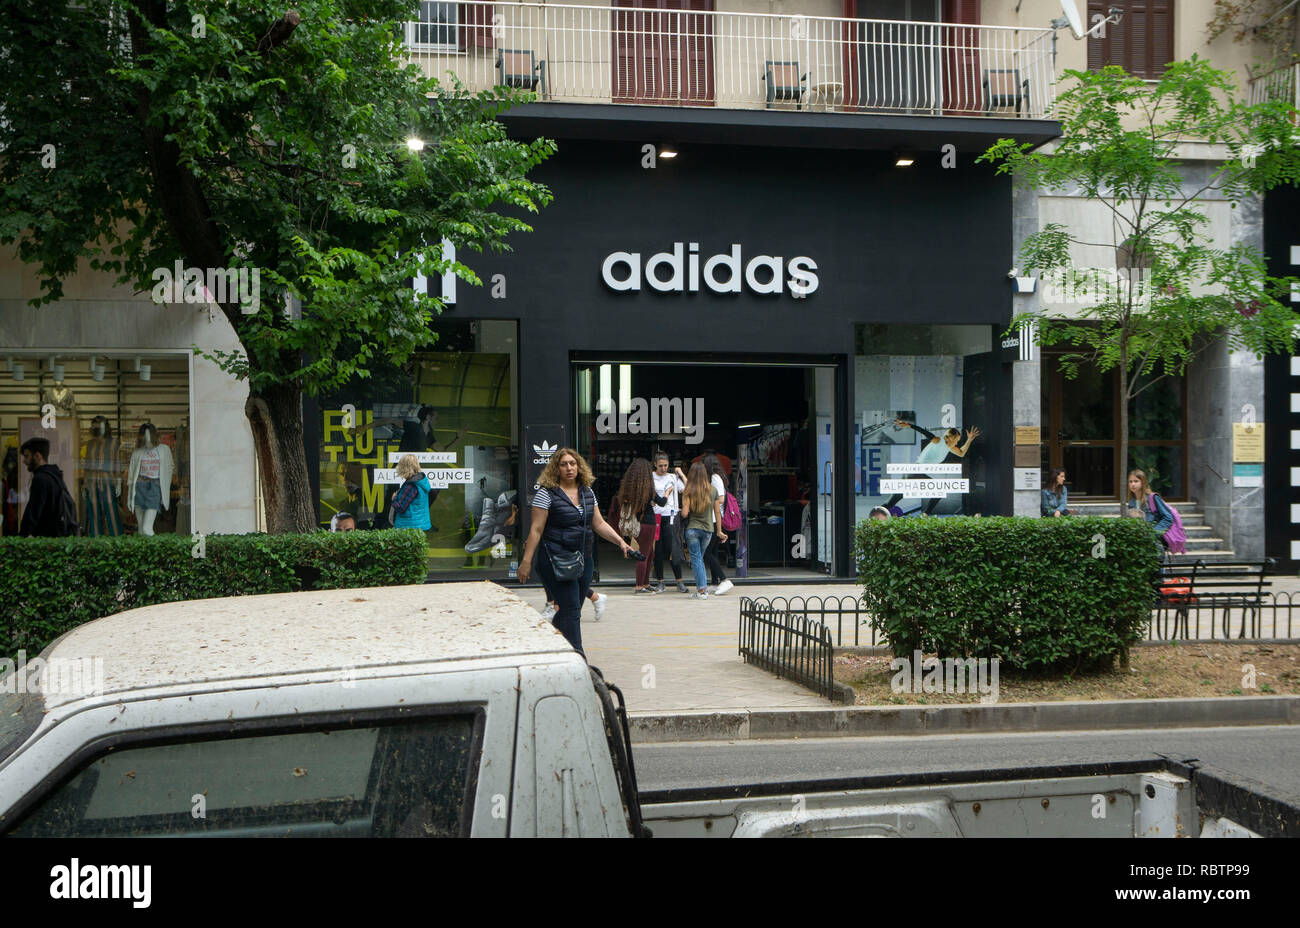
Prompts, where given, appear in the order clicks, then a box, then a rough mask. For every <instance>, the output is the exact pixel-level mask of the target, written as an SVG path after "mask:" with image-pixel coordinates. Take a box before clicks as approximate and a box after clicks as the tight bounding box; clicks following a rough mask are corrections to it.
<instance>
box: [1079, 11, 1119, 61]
mask: <svg viewBox="0 0 1300 928" xmlns="http://www.w3.org/2000/svg"><path fill="white" fill-rule="evenodd" d="M1104 7H1106V4H1105V3H1102V2H1100V0H1088V12H1087V13H1086V14H1085V15H1084V17H1083V27H1084V28H1085V29H1087V28H1089V27H1091V26H1092V22H1093V19H1092V18H1093V16H1095V15H1096V14H1098V13H1100V14H1101V15H1102V16H1105V15H1106V10H1105V9H1104ZM1110 40H1111V27H1110V26H1107V27H1106V37H1105V38H1104V39H1103V38H1100V37H1098V36H1095V35H1090V36H1088V70H1089V71H1100V70H1101V69H1102V68H1104V67H1105V66H1106V64H1107V62H1109V61H1111V60H1113V59H1112V58H1111V48H1110V44H1111V43H1110Z"/></svg>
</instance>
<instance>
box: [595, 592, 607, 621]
mask: <svg viewBox="0 0 1300 928" xmlns="http://www.w3.org/2000/svg"><path fill="white" fill-rule="evenodd" d="M607 599H609V597H608V596H606V595H605V594H604V593H597V594H596V621H597V622H599V621H600V617H601V616H602V615H604V614H605V600H607Z"/></svg>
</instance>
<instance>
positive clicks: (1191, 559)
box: [1170, 550, 1241, 567]
mask: <svg viewBox="0 0 1300 928" xmlns="http://www.w3.org/2000/svg"><path fill="white" fill-rule="evenodd" d="M1238 560H1241V558H1239V557H1237V555H1236V552H1233V551H1223V550H1220V551H1197V552H1195V553H1192V552H1188V553H1187V554H1171V555H1170V561H1171V562H1172V563H1174V564H1178V565H1183V564H1186V565H1187V566H1189V567H1190V566H1191V565H1192V564H1195V563H1196V562H1197V561H1205V563H1207V564H1217V563H1220V562H1222V561H1238Z"/></svg>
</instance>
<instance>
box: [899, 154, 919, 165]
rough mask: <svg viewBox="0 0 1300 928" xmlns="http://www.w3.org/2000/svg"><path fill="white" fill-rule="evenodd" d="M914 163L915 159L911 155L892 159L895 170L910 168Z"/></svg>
mask: <svg viewBox="0 0 1300 928" xmlns="http://www.w3.org/2000/svg"><path fill="white" fill-rule="evenodd" d="M915 163H916V159H915V158H913V157H912V156H911V155H897V156H896V157H895V158H894V167H896V168H910V167H911V166H912V165H913V164H915Z"/></svg>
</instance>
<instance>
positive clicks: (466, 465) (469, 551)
mask: <svg viewBox="0 0 1300 928" xmlns="http://www.w3.org/2000/svg"><path fill="white" fill-rule="evenodd" d="M402 376H405V377H407V378H410V379H407V380H406V381H405V383H404V384H403V382H402V380H401V377H402ZM509 382H510V356H509V355H507V354H501V353H492V352H445V353H436V352H431V353H429V354H425V355H421V356H420V359H419V363H418V365H417V369H416V373H415V375H414V376H412V375H411V374H409V373H407V374H401V373H400V372H399V375H394V376H393V377H392V378H390V382H388V383H384V384H381V385H380V386H382V395H381V396H379V397H374V398H370V399H368V398H367V394H366V391H367V390H372V389H374V390H378V389H379V388H378V387H376V386H374V385H373V384H369V383H367V382H362V383H359V384H351V385H349V386H348V387H346V388H345V389H344V390H341V391H340V392H339V393H338V394H336V395H335V396H334V397H332V398H330V399H329V400H328V401H323V402H322V409H321V416H322V423H321V426H322V427H321V456H320V509H319V518H320V522H321V525H322V527H324V526H326V525H328V524H329V521H330V519H331V518H332V517H333V515H334V514H335V513H336V512H339V511H344V512H350V513H352V514H353V515H355V516H357V521H358V527H359V528H362V529H383V528H386V527H387V526H388V525H389V521H388V517H389V507H390V506H391V501H392V497H393V494H394V493H395V492H396V490H397V488H398V487H397V485H395V484H384V483H379V482H377V480H376V471H382V470H386V469H388V468H392V467H394V466H395V464H394V463H393V458H394V456H396V458H397V459H399V460H400V458H401V456H402V455H403V454H416V455H419V454H424V455H426V457H429V458H430V459H431V460H430V462H429V463H426V464H424V465H422V469H423V470H425V471H439V470H442V469H446V468H452V469H459V470H472V471H473V475H474V476H473V480H472V482H470V483H457V482H455V481H446V482H447V486H438V487H434V488H433V489H432V490H431V492H430V493H429V496H428V500H429V521H430V523H431V528H430V529H429V530H428V531H427V532H426V536H427V538H428V544H429V549H428V553H429V558H430V567H431V568H432V569H457V568H462V567H471V568H478V567H491V566H493V565H492V560H493V558H492V557H490V554H491V549H492V547H493V546H492V545H491V544H490V543H489V544H487V545H480V544H478V543H477V541H476V538H477V537H478V535H479V534H480V529H481V528H483V526H484V522H485V519H484V515H483V513H484V508H485V506H486V505H487V503H488V501H489V500H490V501H491V502H492V504H493V518H492V520H491V525H489V526H488V527H489V528H491V529H492V532H491V533H490V534H496V525H495V507H496V501H497V500H498V499H499V498H500V496H501V495H502V494H503V493H507V492H509V491H513V490H514V489H515V488H514V486H513V483H512V480H511V475H512V474H513V473H515V467H516V466H517V458H516V457H515V455H516V449H515V445H514V440H513V438H512V436H511V433H510V428H511V427H510V422H511V410H510V390H509V389H508V385H509ZM403 396H404V397H405V398H403ZM345 397H347V399H345ZM489 537H490V536H489ZM498 566H504V565H498Z"/></svg>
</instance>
